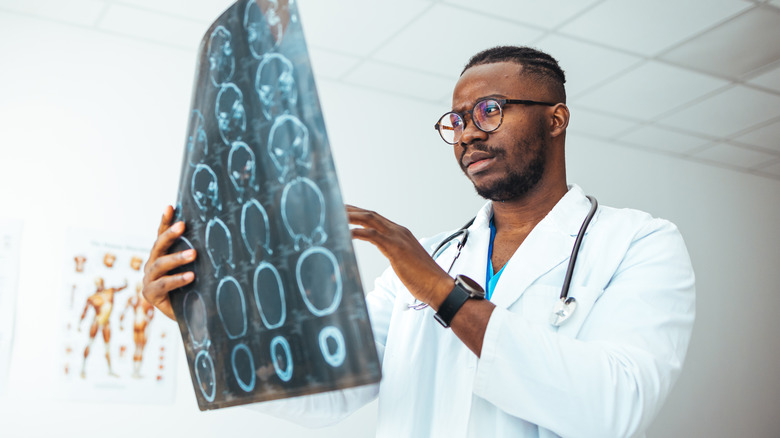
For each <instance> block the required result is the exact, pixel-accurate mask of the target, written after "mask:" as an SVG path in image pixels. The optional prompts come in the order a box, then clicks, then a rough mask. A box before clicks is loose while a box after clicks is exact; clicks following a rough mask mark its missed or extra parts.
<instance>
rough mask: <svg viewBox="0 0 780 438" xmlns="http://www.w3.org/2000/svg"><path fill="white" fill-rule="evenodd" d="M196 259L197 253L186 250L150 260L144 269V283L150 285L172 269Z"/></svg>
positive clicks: (192, 250)
mask: <svg viewBox="0 0 780 438" xmlns="http://www.w3.org/2000/svg"><path fill="white" fill-rule="evenodd" d="M196 257H197V253H196V251H195V250H194V249H187V250H184V251H180V252H177V253H174V254H168V255H164V256H160V257H156V258H154V259H153V260H152V259H150V262H149V263H147V267H146V268H145V275H144V283H145V284H148V283H151V282H153V281H155V280H157V279H158V278H160V277H162V276H163V275H165V274H166V273H168V272H170V271H171V270H172V269H176V268H178V267H180V266H184V265H186V264H187V263H191V262H192V261H194V260H195V258H196Z"/></svg>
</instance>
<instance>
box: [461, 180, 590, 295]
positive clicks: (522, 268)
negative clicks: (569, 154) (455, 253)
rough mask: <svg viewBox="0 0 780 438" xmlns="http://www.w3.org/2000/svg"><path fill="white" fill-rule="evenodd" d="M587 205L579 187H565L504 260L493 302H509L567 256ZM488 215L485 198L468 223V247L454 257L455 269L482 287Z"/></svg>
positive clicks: (490, 214)
mask: <svg viewBox="0 0 780 438" xmlns="http://www.w3.org/2000/svg"><path fill="white" fill-rule="evenodd" d="M589 209H590V201H589V200H588V198H586V197H585V194H584V192H583V191H582V189H581V188H580V187H579V186H577V185H570V186H569V191H568V192H567V193H566V194H565V195H564V196H563V197H562V198H561V199H560V201H558V203H557V204H556V205H555V206H554V207H553V209H552V210H550V212H549V213H548V214H547V216H545V217H544V219H542V220H541V221H540V222H539V223H538V224H537V225H536V227H534V229H533V230H532V231H531V233H530V234H529V235H528V237H526V239H525V241H524V242H523V243H522V245H520V247H519V248H518V249H517V251H515V253H514V254H513V255H512V257H511V258H510V259H509V261H508V262H507V266H506V269H504V272H503V274H502V275H501V279H500V280H499V282H498V284H497V285H496V289H495V291H494V293H493V298H492V301H493V303H494V304H496V305H497V306H501V307H509V306H511V305H512V304H513V303H514V302H515V301H517V299H519V298H520V296H521V295H522V294H523V291H525V289H527V288H528V286H530V285H531V284H532V283H533V282H534V281H535V280H536V279H537V278H539V277H540V276H542V275H544V274H545V273H547V272H549V271H550V270H552V269H553V268H555V267H556V266H558V265H559V264H561V263H563V262H565V261H566V260H568V259H569V256H570V255H571V250H572V247H573V245H574V240H575V237H576V236H577V233H578V232H579V229H580V227H581V225H582V221H583V220H584V219H585V217H586V216H587V214H588V210H589ZM492 215H493V206H492V203H491V202H487V203H486V204H485V205H484V206H483V207H482V209H481V210H480V211H479V213H478V214H477V217H476V218H475V220H474V224H472V226H471V227H469V233H470V234H471V236H472V237H469V242H468V245H466V246H467V247H469V246H470V247H471V248H470V249H469V251H467V252H466V251H464V257H463V261H460V260H459V261H458V264H459V270H458V271H459V272H460V273H462V274H464V275H467V276H469V277H471V278H473V279H474V280H476V281H477V282H478V283H480V284H482V285H483V287H484V286H485V285H484V282H485V272H486V269H487V249H488V245H489V243H490V229H489V224H490V218H491V217H492ZM595 220H596V219H594V221H595ZM464 249H465V248H464Z"/></svg>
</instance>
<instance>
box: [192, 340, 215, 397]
mask: <svg viewBox="0 0 780 438" xmlns="http://www.w3.org/2000/svg"><path fill="white" fill-rule="evenodd" d="M194 368H195V377H196V378H197V379H198V388H199V389H200V392H201V393H202V394H203V398H205V399H206V400H207V401H210V402H212V401H214V397H216V395H217V376H216V374H215V372H214V361H213V360H212V359H211V356H209V354H208V352H207V351H206V350H201V351H200V352H199V353H198V355H197V356H195V366H194Z"/></svg>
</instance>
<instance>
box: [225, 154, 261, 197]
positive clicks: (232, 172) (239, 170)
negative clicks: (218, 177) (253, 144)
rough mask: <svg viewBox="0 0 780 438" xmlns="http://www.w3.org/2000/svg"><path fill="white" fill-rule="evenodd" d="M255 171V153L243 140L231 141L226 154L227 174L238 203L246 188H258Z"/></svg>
mask: <svg viewBox="0 0 780 438" xmlns="http://www.w3.org/2000/svg"><path fill="white" fill-rule="evenodd" d="M256 173H257V164H256V161H255V153H254V152H252V149H249V146H247V144H246V143H244V142H243V141H236V142H233V146H232V147H231V148H230V154H229V155H228V176H229V178H230V182H231V183H232V184H233V189H234V190H235V193H236V198H237V199H238V202H239V203H242V202H244V201H243V197H244V193H245V192H246V191H247V190H248V189H250V188H251V189H253V190H258V189H259V187H258V186H257V183H256V179H257V178H256Z"/></svg>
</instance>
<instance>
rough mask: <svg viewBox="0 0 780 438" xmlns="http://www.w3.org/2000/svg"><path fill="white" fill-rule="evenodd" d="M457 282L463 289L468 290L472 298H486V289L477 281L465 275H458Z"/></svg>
mask: <svg viewBox="0 0 780 438" xmlns="http://www.w3.org/2000/svg"><path fill="white" fill-rule="evenodd" d="M455 283H456V284H459V285H460V286H461V287H462V288H463V289H465V290H466V291H468V293H469V294H470V295H471V298H485V289H482V286H480V285H479V283H477V282H476V281H474V280H473V279H471V278H470V277H466V276H465V275H457V276H456V277H455Z"/></svg>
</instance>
